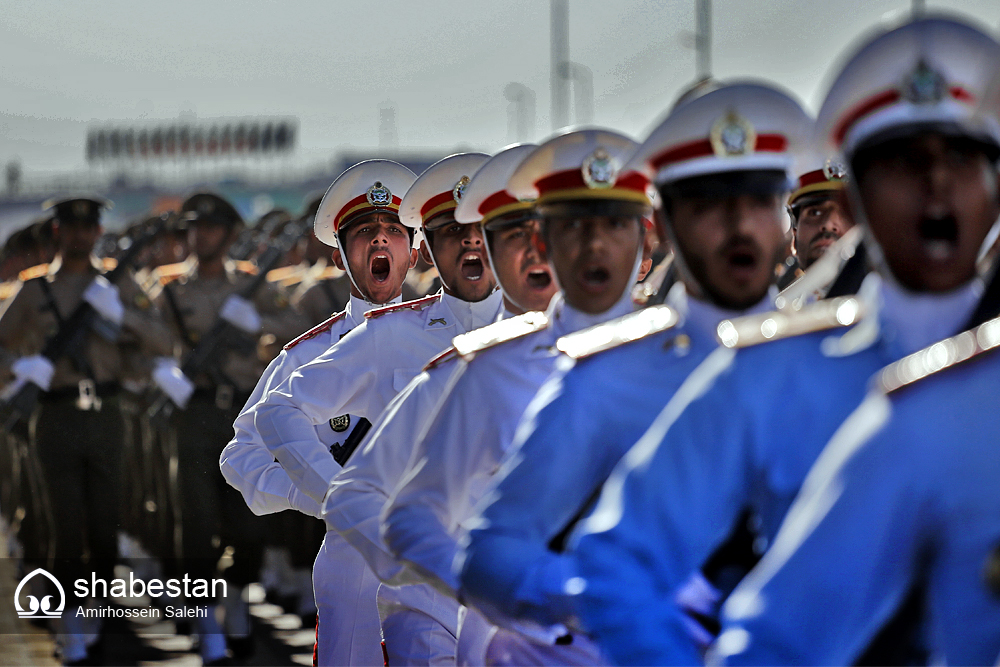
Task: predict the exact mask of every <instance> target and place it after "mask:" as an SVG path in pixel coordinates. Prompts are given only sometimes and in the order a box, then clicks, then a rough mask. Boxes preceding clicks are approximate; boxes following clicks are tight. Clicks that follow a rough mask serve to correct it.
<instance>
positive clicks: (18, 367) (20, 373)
mask: <svg viewBox="0 0 1000 667" xmlns="http://www.w3.org/2000/svg"><path fill="white" fill-rule="evenodd" d="M10 370H11V372H13V373H14V377H15V378H17V379H16V380H15V382H16V383H17V384H18V385H19V388H20V385H23V384H24V383H26V382H29V381H30V382H34V383H35V384H37V385H38V386H39V387H41V388H42V389H44V390H45V391H48V390H49V386H50V385H51V384H52V375H53V374H54V373H55V372H56V367H55V365H53V363H52V362H51V361H49V360H48V359H46V358H45V357H43V356H42V355H40V354H33V355H31V356H30V357H21V358H20V359H18V360H16V361H15V362H14V363H13V364H12V365H11V367H10Z"/></svg>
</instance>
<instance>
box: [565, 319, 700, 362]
mask: <svg viewBox="0 0 1000 667" xmlns="http://www.w3.org/2000/svg"><path fill="white" fill-rule="evenodd" d="M679 321H680V315H678V314H677V311H676V310H674V309H673V308H671V307H670V306H650V307H649V308H643V309H642V310H637V311H636V312H634V313H629V314H628V315H625V316H623V317H619V318H617V319H614V320H611V321H608V322H602V323H601V324H596V325H594V326H592V327H588V328H586V329H583V330H581V331H576V332H573V333H571V334H568V335H566V336H563V337H562V338H560V339H559V340H558V341H556V349H557V350H559V351H560V352H562V353H563V354H565V355H566V356H568V357H570V358H572V359H584V358H586V357H589V356H591V355H594V354H597V353H598V352H604V351H605V350H610V349H613V348H616V347H619V346H621V345H624V344H626V343H631V342H634V341H637V340H641V339H643V338H646V337H647V336H652V335H653V334H656V333H660V332H661V331H667V330H668V329H671V328H673V327H675V326H676V325H677V322H679Z"/></svg>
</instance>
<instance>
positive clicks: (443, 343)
mask: <svg viewBox="0 0 1000 667" xmlns="http://www.w3.org/2000/svg"><path fill="white" fill-rule="evenodd" d="M487 159H488V157H487V156H485V155H482V154H476V153H465V154H458V155H454V156H450V157H447V158H444V159H443V160H441V161H439V162H438V163H436V164H435V165H432V166H431V167H430V168H428V169H427V171H425V172H424V174H422V175H421V177H420V178H419V179H417V181H416V183H415V184H414V185H413V187H411V188H410V190H409V191H408V192H407V194H406V196H405V197H404V198H403V200H402V203H401V205H400V219H401V220H402V221H403V222H404V223H405V224H409V225H411V226H416V225H420V226H421V227H422V228H423V231H424V235H425V242H424V243H423V244H422V246H421V252H422V253H423V254H424V256H425V259H427V260H428V261H433V262H434V263H435V265H436V266H437V269H438V271H439V273H440V274H441V279H442V282H443V284H444V289H443V292H441V293H438V294H436V295H433V296H431V297H427V298H424V299H420V300H417V301H412V302H408V303H403V304H399V305H396V306H387V307H385V308H381V309H376V310H373V311H370V312H368V313H367V314H366V321H365V322H364V323H362V324H361V325H360V326H358V327H357V328H356V329H355V330H354V331H352V332H351V333H350V334H349V335H348V336H345V337H344V339H343V340H341V341H340V342H339V343H338V344H337V345H335V346H334V347H332V348H331V349H330V350H328V351H327V352H326V353H324V354H323V355H321V356H320V357H318V358H317V359H315V360H314V361H313V362H310V363H309V364H306V365H305V366H303V367H302V368H300V369H299V370H298V371H297V372H296V373H294V374H293V375H291V376H290V377H289V378H288V379H287V380H286V381H285V382H283V383H282V384H281V385H280V386H279V387H278V388H276V389H274V390H272V391H271V392H270V393H269V394H268V396H267V397H266V398H265V400H264V401H263V402H262V403H261V404H260V405H259V406H258V408H257V414H256V417H255V424H256V426H257V428H258V431H259V433H260V435H261V436H262V438H263V441H264V443H265V445H267V447H268V449H269V450H270V451H271V453H272V454H273V455H274V456H275V458H276V459H277V460H278V462H279V463H280V464H281V465H282V466H283V467H284V468H285V470H286V471H287V473H288V474H289V476H290V477H291V479H292V481H293V482H294V483H295V484H296V486H297V487H298V488H299V489H300V490H301V491H303V492H304V493H306V495H308V496H309V497H310V498H312V499H313V500H314V501H315V502H317V503H319V502H321V501H322V500H323V498H324V497H325V495H326V493H327V490H328V488H329V485H330V482H331V480H332V479H333V477H334V476H335V475H336V474H337V472H338V471H339V469H340V468H339V466H337V465H336V464H335V463H334V462H333V461H331V460H330V457H329V454H328V449H327V448H326V447H324V446H323V445H322V443H321V442H319V440H318V439H317V438H316V435H315V428H314V426H315V425H318V424H324V423H327V422H328V421H329V420H330V419H332V418H335V417H337V416H339V415H342V414H344V413H350V414H353V415H356V416H357V417H359V418H366V419H375V418H376V417H377V416H378V415H379V413H381V411H382V409H383V408H384V407H385V405H386V404H387V403H388V402H389V401H390V400H391V399H392V398H393V396H395V394H396V393H397V392H398V391H399V390H401V389H402V388H403V387H405V386H406V383H407V382H409V380H410V379H411V378H412V377H413V376H415V375H417V373H419V372H420V369H421V368H423V365H424V364H425V363H426V362H427V361H428V360H429V359H430V358H431V357H433V356H434V355H435V354H437V353H439V352H440V351H441V350H443V349H445V348H447V347H448V345H449V344H450V343H451V339H452V338H453V337H454V336H455V335H457V334H460V333H465V332H466V331H469V330H471V329H474V328H478V327H480V326H483V325H485V324H488V323H491V322H493V321H495V320H496V318H497V316H498V315H499V312H500V306H501V300H502V295H501V294H500V292H498V291H496V282H495V279H494V278H493V274H492V272H491V271H490V268H489V264H488V260H487V258H486V253H485V248H484V247H483V239H482V234H481V232H480V231H479V229H478V228H477V227H475V226H467V225H459V224H457V223H455V222H454V209H455V207H456V206H457V204H458V200H459V198H460V197H461V192H462V189H463V188H464V186H465V184H466V183H467V182H468V179H469V178H470V177H471V176H472V175H473V174H474V173H475V172H476V170H478V168H479V167H480V166H481V165H482V164H483V163H484V162H485V161H486V160H487ZM421 183H423V185H420V184H421ZM418 186H420V188H419V189H418V190H415V189H416V188H417V187H418ZM427 188H430V190H432V191H433V192H432V193H430V192H429V191H428V190H427ZM414 192H416V193H417V194H416V195H414V194H413V193H414ZM421 192H423V193H424V194H423V195H421V194H420V193H421ZM347 469H348V470H350V469H353V466H351V465H348V466H347ZM383 634H385V627H384V626H383ZM389 643H390V644H392V642H391V641H390V642H389ZM396 645H399V642H397V643H396ZM452 653H453V652H452ZM393 662H394V663H395V662H398V661H395V660H394V661H393Z"/></svg>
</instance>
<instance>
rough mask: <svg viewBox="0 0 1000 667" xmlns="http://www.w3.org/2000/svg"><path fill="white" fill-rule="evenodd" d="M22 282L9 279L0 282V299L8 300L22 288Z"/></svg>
mask: <svg viewBox="0 0 1000 667" xmlns="http://www.w3.org/2000/svg"><path fill="white" fill-rule="evenodd" d="M21 284H22V283H21V281H20V280H8V281H7V282H4V283H0V301H6V300H7V299H9V298H11V297H12V296H14V295H15V294H17V291H18V290H19V289H21Z"/></svg>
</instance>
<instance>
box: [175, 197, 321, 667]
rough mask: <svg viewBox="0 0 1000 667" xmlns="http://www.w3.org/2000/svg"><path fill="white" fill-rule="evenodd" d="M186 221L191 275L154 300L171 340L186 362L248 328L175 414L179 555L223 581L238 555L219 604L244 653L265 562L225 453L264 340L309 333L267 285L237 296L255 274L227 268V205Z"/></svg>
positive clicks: (236, 225) (203, 632) (209, 627)
mask: <svg viewBox="0 0 1000 667" xmlns="http://www.w3.org/2000/svg"><path fill="white" fill-rule="evenodd" d="M181 216H182V217H183V218H184V219H186V220H187V221H188V223H189V225H190V226H191V250H192V253H193V254H194V255H195V257H196V260H197V261H196V262H193V263H192V264H191V270H190V271H189V272H187V273H186V274H184V275H181V276H178V277H177V278H176V279H175V280H173V281H172V282H169V283H167V284H166V285H164V286H163V290H162V292H161V293H160V295H159V297H158V298H157V302H158V304H159V305H160V307H161V308H162V310H163V312H164V317H165V318H166V320H167V321H168V322H169V324H170V325H171V328H172V329H173V331H174V333H175V336H176V343H177V347H178V348H179V350H180V352H181V354H180V355H179V356H180V357H181V359H183V358H184V357H186V356H187V355H188V354H189V353H190V351H191V350H192V349H193V348H194V347H195V346H197V344H198V341H200V340H201V338H202V337H203V336H204V335H205V334H207V333H208V332H209V331H210V330H211V329H212V326H213V324H214V323H215V322H216V320H217V318H219V317H221V318H223V319H225V320H226V321H228V322H229V323H230V324H232V325H233V326H235V327H236V328H237V329H240V330H242V331H243V332H244V333H245V334H246V338H245V340H244V343H245V346H243V348H242V349H229V350H226V351H225V352H224V353H223V354H222V356H221V358H220V359H219V360H218V364H217V365H216V366H215V367H214V368H212V369H207V370H206V372H203V373H200V374H199V375H197V376H196V377H192V378H190V380H191V381H192V382H193V383H194V387H195V388H194V392H193V394H192V395H191V397H190V400H189V401H188V402H187V405H186V407H185V409H183V410H180V411H178V412H177V413H175V415H174V420H173V426H174V429H173V431H174V435H175V437H174V438H173V441H174V442H173V443H172V444H168V447H170V449H171V450H172V451H171V458H172V459H175V460H176V462H177V470H178V473H177V480H178V481H177V489H176V492H177V498H176V502H175V504H174V507H173V511H174V517H175V519H174V521H175V524H176V525H179V526H180V531H179V533H180V539H179V543H178V544H176V545H175V552H176V553H177V554H178V555H180V556H182V559H183V564H182V565H180V568H181V572H186V573H187V574H188V575H189V576H190V577H191V578H208V579H210V578H212V577H213V576H216V577H217V576H218V573H217V572H216V563H217V562H218V560H219V558H220V556H221V555H222V554H223V552H224V550H225V549H226V548H227V547H231V548H232V551H231V554H232V556H233V558H234V563H236V564H237V565H236V566H234V567H231V568H229V569H228V570H227V571H226V577H227V579H229V580H230V582H231V585H230V586H229V589H230V591H229V593H230V594H229V598H227V600H224V601H223V602H225V603H226V604H227V608H228V610H229V614H227V616H228V618H227V623H226V625H227V629H228V630H229V634H230V635H231V636H232V637H233V638H236V639H237V642H236V643H234V642H233V641H230V644H231V647H232V648H233V649H234V652H239V651H240V649H244V648H246V649H249V644H250V640H251V639H252V638H251V637H250V636H249V627H248V626H247V625H246V623H247V617H246V612H245V610H243V609H239V606H240V605H239V601H238V600H239V591H240V589H241V588H242V587H243V586H244V585H246V584H248V583H249V582H250V579H249V577H250V576H251V574H252V573H255V570H256V568H257V565H258V564H259V563H258V561H259V552H260V544H259V542H260V538H259V533H260V532H261V528H260V524H259V522H257V521H255V519H256V517H254V516H253V514H252V513H251V512H250V510H249V509H248V508H247V507H246V505H245V504H244V503H243V500H242V498H240V496H239V494H238V493H235V492H234V491H233V490H232V489H229V488H227V486H226V482H225V480H224V479H223V477H222V476H221V475H220V474H219V473H218V460H219V454H220V452H221V451H222V448H223V447H224V446H225V445H226V443H227V442H228V441H229V439H230V438H231V437H232V428H233V427H232V424H233V421H234V420H235V419H236V417H237V416H238V415H239V411H240V407H241V406H242V405H243V404H244V403H245V402H246V400H247V398H248V397H249V395H250V392H251V391H252V390H253V388H254V386H255V385H256V383H257V380H258V378H259V377H260V375H261V373H262V372H263V370H264V367H265V364H266V362H267V361H270V359H263V360H262V359H260V358H259V357H258V355H257V353H256V349H257V346H258V343H259V341H260V338H261V337H263V336H268V335H270V336H273V337H274V339H276V340H277V341H279V344H284V343H285V342H288V341H290V340H291V339H292V338H294V337H295V336H296V335H298V334H299V333H301V332H302V331H304V330H305V329H307V328H308V326H307V323H306V322H305V320H304V318H302V317H301V316H300V315H298V314H297V313H295V312H294V311H292V310H291V309H290V308H288V305H287V301H286V300H285V299H284V298H283V297H282V295H281V294H280V293H279V292H278V291H277V289H276V288H275V287H274V286H273V285H272V284H270V283H267V282H266V281H265V282H264V283H263V284H262V285H261V286H260V288H259V289H258V290H257V291H256V293H255V294H254V295H253V298H252V300H248V299H244V298H242V297H241V296H240V295H239V294H238V293H239V292H240V290H241V289H243V288H244V287H245V286H246V285H247V284H248V283H249V282H250V281H251V280H253V278H254V276H252V275H249V274H246V273H242V272H238V271H236V270H235V269H233V268H232V266H231V264H230V263H229V262H227V261H226V254H227V251H228V249H229V247H230V245H231V244H232V243H233V241H234V240H235V239H236V237H237V235H238V234H239V232H240V228H241V227H242V224H243V222H242V219H241V217H240V215H239V213H238V212H237V211H236V209H235V208H233V206H232V205H231V204H230V203H229V202H227V201H225V200H224V199H222V198H221V197H219V196H217V195H214V194H210V193H199V194H195V195H192V196H191V197H189V198H188V199H187V200H186V201H185V202H184V204H183V205H182V207H181ZM208 616H209V618H207V619H201V618H199V619H198V624H199V635H200V637H201V655H202V658H203V660H204V661H205V662H206V663H209V662H212V661H214V660H219V659H223V658H225V656H226V638H225V637H224V635H223V634H222V631H221V629H220V628H219V627H218V624H217V623H215V621H214V614H212V613H209V614H208ZM241 626H242V627H241Z"/></svg>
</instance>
